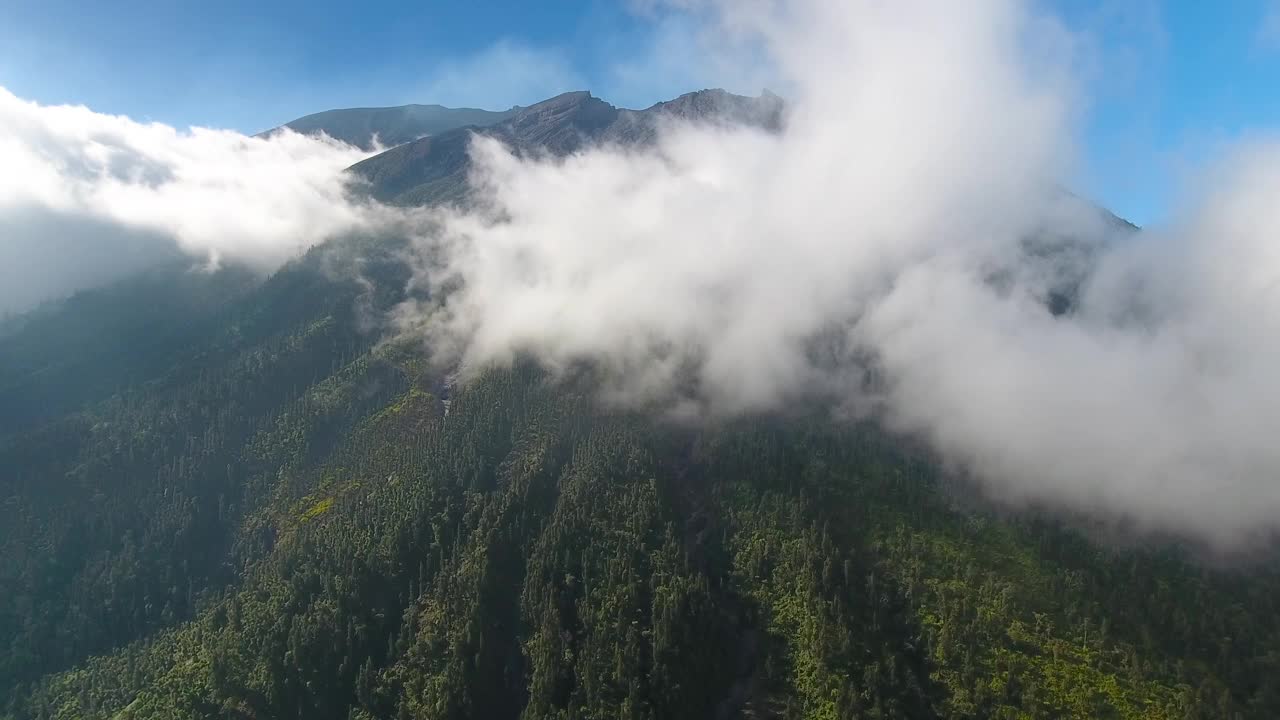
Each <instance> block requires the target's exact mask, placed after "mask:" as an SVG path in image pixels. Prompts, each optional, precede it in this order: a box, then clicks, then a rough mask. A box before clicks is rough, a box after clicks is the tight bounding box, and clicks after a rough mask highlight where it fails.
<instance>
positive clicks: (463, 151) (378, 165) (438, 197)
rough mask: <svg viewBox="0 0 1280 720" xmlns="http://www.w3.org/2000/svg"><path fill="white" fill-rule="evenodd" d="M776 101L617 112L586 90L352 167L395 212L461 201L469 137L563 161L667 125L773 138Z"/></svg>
mask: <svg viewBox="0 0 1280 720" xmlns="http://www.w3.org/2000/svg"><path fill="white" fill-rule="evenodd" d="M783 109H784V106H783V101H782V99H781V98H779V97H778V96H776V95H774V94H772V93H763V94H761V95H760V96H759V97H747V96H744V95H735V94H733V93H730V92H728V91H727V90H724V89H722V88H710V89H706V90H697V91H694V92H688V93H685V94H683V95H681V96H680V97H677V98H675V99H672V100H667V101H665V102H660V103H656V104H654V105H652V106H650V107H648V108H645V109H644V110H629V109H623V108H618V107H616V106H614V105H612V104H610V103H608V102H605V101H604V100H601V99H600V98H598V97H596V96H594V95H592V94H591V92H590V91H587V90H575V91H573V92H566V93H561V94H560V95H556V96H555V97H552V98H548V99H546V100H543V101H542V102H538V103H534V104H533V105H529V106H528V107H521V108H515V109H514V110H513V111H512V112H511V113H510V115H509V116H508V117H506V118H505V119H503V120H502V121H501V122H498V123H495V124H493V125H490V126H488V127H483V128H480V127H476V128H471V129H470V130H467V129H457V130H454V131H452V132H448V133H442V134H440V135H438V136H432V137H424V138H422V139H419V140H416V141H414V142H410V143H406V144H404V145H402V146H400V147H396V148H393V149H391V150H388V151H386V152H384V153H382V154H381V155H377V156H375V157H372V158H369V159H368V160H365V161H363V162H360V163H357V164H356V165H354V166H352V168H351V170H352V172H354V173H356V174H357V175H360V176H362V177H363V178H364V179H365V180H367V181H368V185H369V187H370V192H371V194H372V196H373V197H375V198H377V199H379V200H381V201H384V202H393V203H396V204H403V205H417V204H430V203H433V202H442V201H453V200H458V199H461V198H462V197H463V196H465V194H466V192H467V184H466V174H467V169H468V168H469V166H470V160H469V157H468V154H467V146H468V144H469V143H470V139H471V130H473V131H475V132H478V133H480V134H483V135H487V136H490V137H493V138H496V139H498V140H500V141H502V142H503V143H505V144H506V145H507V146H508V147H510V148H512V149H513V150H514V151H516V152H518V153H523V152H529V151H536V152H548V153H551V154H553V155H560V156H564V155H569V154H571V153H574V152H578V151H580V150H582V149H583V148H586V147H589V146H592V145H597V144H611V145H621V146H627V147H643V146H646V145H651V144H652V143H654V142H656V141H657V138H658V133H659V129H660V128H661V127H662V126H663V125H664V124H665V123H667V122H670V121H671V120H673V119H674V120H678V121H688V122H693V123H700V124H712V125H716V126H722V127H732V126H746V127H757V128H762V129H765V130H770V131H777V130H779V129H780V128H781V127H782V117H783Z"/></svg>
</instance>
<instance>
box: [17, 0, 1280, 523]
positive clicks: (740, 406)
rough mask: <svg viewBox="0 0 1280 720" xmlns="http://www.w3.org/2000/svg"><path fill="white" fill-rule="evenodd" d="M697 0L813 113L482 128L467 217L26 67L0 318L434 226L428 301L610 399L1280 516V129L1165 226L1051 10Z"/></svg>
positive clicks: (692, 3) (285, 137) (1080, 497)
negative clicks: (855, 421) (112, 290)
mask: <svg viewBox="0 0 1280 720" xmlns="http://www.w3.org/2000/svg"><path fill="white" fill-rule="evenodd" d="M676 5H679V6H680V7H681V8H684V10H680V9H677V10H671V9H670V7H669V6H661V7H665V8H666V9H663V10H660V11H659V12H685V11H686V10H688V8H689V7H692V10H688V12H689V13H690V14H689V15H688V16H687V18H695V19H696V21H697V22H711V23H715V25H714V26H708V27H707V28H705V29H706V30H708V32H702V31H701V30H700V29H698V28H694V29H693V30H691V31H690V32H695V34H696V35H697V37H699V38H701V39H703V40H708V39H709V40H710V41H714V40H715V38H717V37H723V38H724V40H725V42H724V46H723V47H709V48H706V50H705V51H706V52H707V53H708V54H709V55H712V56H714V58H715V60H714V62H715V63H716V64H717V66H738V67H743V68H749V69H750V72H751V74H752V75H759V76H767V77H770V78H773V79H776V82H777V85H776V86H775V89H778V90H780V91H782V92H783V93H784V94H785V96H786V97H787V113H786V122H785V127H784V129H783V130H782V131H781V132H778V133H770V132H766V131H763V130H757V129H751V128H738V129H726V128H724V127H723V126H717V127H705V126H697V125H681V126H672V127H670V128H667V129H666V131H664V132H663V133H662V134H661V136H660V139H659V142H658V143H657V145H656V146H655V147H653V148H647V149H643V150H641V149H636V148H630V149H627V148H616V147H595V148H590V149H587V150H585V151H583V152H580V153H577V154H575V155H573V156H571V157H568V158H561V159H554V158H547V157H529V156H527V155H525V156H517V155H516V154H513V152H512V151H510V150H509V149H508V148H505V147H503V146H502V145H500V144H499V143H497V142H495V141H493V140H490V139H485V138H483V137H477V138H476V140H475V141H474V143H473V146H472V157H473V161H474V168H475V170H474V174H473V183H474V185H475V191H476V193H475V200H476V202H475V203H474V204H473V205H469V206H468V209H460V208H444V209H438V210H435V211H429V212H415V213H405V212H402V211H393V210H390V209H387V208H377V207H374V206H372V205H370V204H367V203H357V202H353V201H351V200H350V199H349V197H348V194H347V191H348V187H347V183H348V182H349V180H347V179H346V178H345V177H344V175H343V174H342V173H341V172H340V171H341V169H342V168H344V167H346V166H348V165H350V164H352V163H353V162H355V161H357V160H359V159H360V158H361V157H362V154H361V153H360V152H359V151H358V150H355V149H353V148H350V147H346V146H342V145H338V144H335V143H332V142H329V141H326V140H324V139H316V138H308V137H301V136H297V135H294V134H290V133H283V134H279V135H274V136H273V137H272V138H270V139H262V138H248V137H244V136H242V135H239V134H236V133H231V132H224V131H216V130H203V129H192V130H190V131H179V130H175V129H173V128H170V127H166V126H163V125H158V124H143V123H137V122H134V121H132V120H129V119H127V118H120V117H112V116H105V115H99V114H96V113H93V112H91V111H89V110H87V109H85V108H76V107H45V106H39V105H36V104H32V103H28V102H25V101H22V100H20V99H18V98H15V97H13V96H12V95H10V94H8V93H7V92H4V91H2V90H0V161H2V162H3V163H4V165H5V172H4V173H2V174H0V288H3V289H2V290H0V310H3V309H14V308H17V307H22V306H24V305H29V304H30V303H31V302H34V301H37V300H39V299H41V298H43V297H47V296H50V295H54V294H59V293H65V292H67V291H70V290H74V289H75V288H78V287H83V286H86V285H88V284H92V283H95V282H100V281H102V280H103V279H104V276H111V275H114V274H117V273H123V272H127V271H128V270H130V269H132V268H134V267H136V266H140V265H144V264H146V263H148V262H154V261H155V260H156V258H158V257H163V256H164V255H166V254H182V255H186V256H189V257H194V258H196V259H197V260H199V261H200V262H205V263H212V264H216V263H219V262H229V261H234V262H240V263H245V264H249V265H251V266H254V267H258V268H261V269H263V270H270V269H273V268H275V267H277V266H278V265H279V264H281V263H282V262H284V261H286V260H287V259H288V258H290V257H293V256H294V255H296V254H297V253H299V252H300V251H301V250H303V249H305V248H306V247H309V246H311V245H313V244H315V243H318V242H321V241H323V240H324V239H326V238H329V237H334V236H337V235H341V234H344V233H349V232H353V231H360V230H362V229H378V230H381V231H386V230H387V229H388V228H393V229H395V230H397V231H398V230H400V229H403V228H417V230H416V233H417V234H418V235H419V237H418V238H417V239H416V241H415V247H416V248H417V250H418V251H419V252H417V253H416V256H415V257H413V258H412V261H413V262H414V263H415V266H416V271H417V274H416V278H415V282H416V283H419V284H421V285H424V286H427V287H429V288H432V289H434V291H435V292H434V293H433V296H432V297H431V298H430V299H428V300H423V301H419V302H414V303H408V304H405V305H404V306H402V307H401V308H399V310H398V316H397V319H398V320H399V321H400V323H401V325H400V327H401V328H403V329H405V330H406V331H411V332H415V333H421V334H422V335H423V336H424V337H425V340H426V344H427V347H428V348H429V350H430V352H432V353H434V354H435V356H436V357H437V359H439V360H441V361H442V362H445V363H448V364H450V365H453V364H460V365H461V366H462V368H463V370H464V373H465V372H466V371H467V370H468V369H474V368H478V367H481V366H484V365H487V364H491V363H502V362H509V361H510V360H511V359H512V358H514V357H515V356H517V355H520V354H527V355H532V356H533V357H535V358H537V359H538V360H539V361H541V362H542V363H543V364H545V365H546V366H548V367H550V368H552V369H557V368H567V367H571V366H574V365H576V364H577V363H580V362H584V361H585V362H589V363H592V364H593V365H595V366H596V367H598V368H599V369H600V370H601V372H602V376H603V377H604V378H605V384H604V387H603V393H604V395H605V398H606V400H608V401H609V402H614V403H624V404H631V405H638V406H645V407H654V406H657V407H661V408H662V409H663V410H665V411H667V412H671V413H676V414H679V415H682V416H685V417H691V418H719V417H729V416H735V415H742V414H750V413H758V412H772V411H776V410H780V409H787V408H791V407H794V406H796V405H798V404H809V403H820V404H822V405H824V406H831V407H834V408H835V409H836V413H837V414H838V415H840V416H849V415H852V416H858V417H874V418H876V419H878V420H879V421H880V422H883V423H884V424H886V425H887V426H888V427H890V428H891V429H893V430H895V431H899V432H904V433H910V434H913V435H916V436H919V437H922V438H925V439H927V440H928V442H929V443H930V444H931V445H932V447H934V448H935V449H936V450H937V451H938V452H939V453H940V455H941V456H942V457H943V458H945V459H946V460H947V461H948V462H949V463H952V464H953V465H955V466H956V467H959V468H963V469H964V470H966V471H969V472H970V473H971V474H972V476H973V477H974V478H976V479H978V480H979V481H980V482H981V483H982V485H983V486H984V487H985V488H986V490H987V491H988V493H989V494H990V495H991V496H992V497H995V498H998V499H1002V500H1006V501H1009V502H1013V503H1021V502H1037V503H1050V504H1053V505H1056V506H1060V507H1066V508H1069V509H1071V510H1073V511H1084V512H1100V513H1102V514H1103V515H1104V516H1107V517H1111V518H1125V519H1127V520H1129V521H1132V522H1133V523H1135V524H1136V525H1137V526H1138V527H1140V528H1142V529H1145V530H1150V531H1172V532H1175V533H1184V534H1189V535H1192V536H1194V537H1197V538H1200V539H1203V540H1205V541H1208V542H1210V543H1214V544H1217V545H1219V546H1221V547H1234V546H1239V545H1241V544H1245V543H1247V542H1250V541H1254V540H1257V539H1260V538H1264V537H1269V536H1270V535H1271V534H1272V533H1273V532H1274V531H1275V529H1276V527H1275V526H1276V518H1277V517H1280V445H1277V444H1276V443H1275V441H1274V439H1273V437H1272V435H1273V429H1274V428H1280V379H1277V377H1276V375H1275V373H1274V371H1273V370H1272V368H1274V367H1276V366H1277V365H1280V250H1277V248H1278V247H1280V246H1278V245H1277V244H1276V242H1275V238H1276V237H1277V234H1278V233H1280V213H1277V210H1276V207H1277V200H1280V142H1276V141H1274V140H1269V139H1259V140H1255V141H1252V142H1250V143H1248V144H1247V145H1244V146H1241V147H1239V148H1238V150H1237V151H1236V152H1235V153H1233V154H1231V155H1229V156H1227V157H1225V158H1224V159H1223V160H1221V162H1219V163H1218V165H1217V166H1216V167H1215V169H1214V171H1213V172H1211V173H1209V174H1208V175H1206V177H1205V178H1204V179H1203V182H1202V184H1201V185H1200V186H1199V187H1197V188H1193V189H1192V190H1193V192H1191V193H1189V194H1188V197H1187V199H1186V200H1185V202H1183V203H1182V204H1181V205H1180V206H1179V207H1181V208H1183V210H1182V212H1181V214H1180V215H1179V216H1178V217H1175V218H1173V219H1171V221H1170V222H1169V223H1168V224H1167V225H1166V226H1163V227H1159V228H1153V229H1147V230H1144V231H1142V232H1135V231H1134V230H1133V229H1132V228H1129V227H1127V226H1124V225H1123V224H1121V223H1119V222H1117V221H1116V220H1115V219H1114V218H1111V217H1110V216H1109V215H1107V214H1105V213H1104V212H1102V211H1100V210H1098V209H1096V208H1093V207H1091V206H1090V205H1088V204H1087V203H1085V202H1084V201H1082V200H1080V199H1078V198H1076V197H1074V196H1072V195H1070V194H1068V193H1066V192H1063V191H1062V190H1060V187H1061V185H1062V184H1063V183H1065V184H1067V185H1070V184H1071V180H1072V179H1073V178H1074V171H1075V167H1074V164H1075V162H1076V158H1077V157H1078V152H1077V148H1076V147H1075V132H1076V130H1075V128H1076V127H1077V125H1078V120H1079V118H1078V117H1077V116H1078V114H1079V110H1078V108H1080V107H1081V105H1082V103H1081V98H1082V96H1083V95H1084V92H1083V91H1084V90H1085V89H1086V88H1081V87H1080V86H1079V84H1080V78H1081V77H1082V73H1081V72H1079V69H1080V68H1081V67H1086V68H1087V67H1088V66H1089V59H1088V58H1087V57H1085V58H1082V57H1080V54H1081V53H1082V52H1088V50H1087V49H1088V48H1089V47H1090V43H1088V42H1083V41H1081V39H1080V38H1079V37H1077V36H1076V35H1074V34H1073V33H1072V31H1071V30H1069V29H1067V28H1064V27H1063V26H1062V25H1061V24H1060V23H1059V22H1057V21H1055V20H1054V19H1053V18H1052V17H1051V16H1049V15H1046V14H1043V13H1041V12H1039V11H1038V10H1037V8H1036V7H1035V6H1033V5H1029V4H1026V3H1022V2H1016V1H1015V0H979V1H977V2H969V3H950V2H932V1H929V0H902V1H900V2H880V1H879V0H846V1H845V2H825V1H823V0H799V1H797V2H789V3H778V2H772V1H771V0H755V1H753V2H746V3H730V2H728V1H727V0H725V2H717V1H716V0H707V1H705V2H698V1H697V0H682V1H681V2H679V3H676ZM684 22H685V21H681V23H677V24H676V25H675V27H681V28H684V27H688V26H687V25H685V24H682V23H684ZM682 32H683V31H682ZM659 36H663V37H667V35H663V34H662V33H659ZM744 49H749V50H750V51H751V52H752V53H753V54H752V55H751V56H750V57H743V58H742V61H741V63H735V62H734V61H733V58H734V53H738V52H744ZM756 53H763V55H759V54H756ZM661 55H662V54H661V53H655V54H652V55H651V56H648V57H650V58H653V57H661ZM689 62H696V57H691V58H690V59H689ZM647 63H651V59H645V58H641V60H640V61H638V62H636V63H633V64H625V63H623V64H622V65H620V67H624V68H625V73H626V74H629V76H631V77H633V78H635V77H638V75H637V73H641V74H642V73H643V68H644V67H645V66H646V64H647ZM709 67H710V65H709ZM1085 74H1086V75H1087V74H1089V73H1085ZM641 79H643V78H641ZM771 82H773V80H771ZM443 288H449V291H448V292H442V291H441V290H442V289H443Z"/></svg>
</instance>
